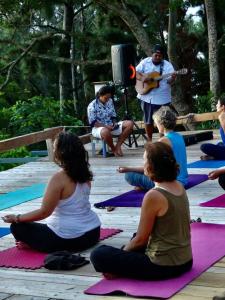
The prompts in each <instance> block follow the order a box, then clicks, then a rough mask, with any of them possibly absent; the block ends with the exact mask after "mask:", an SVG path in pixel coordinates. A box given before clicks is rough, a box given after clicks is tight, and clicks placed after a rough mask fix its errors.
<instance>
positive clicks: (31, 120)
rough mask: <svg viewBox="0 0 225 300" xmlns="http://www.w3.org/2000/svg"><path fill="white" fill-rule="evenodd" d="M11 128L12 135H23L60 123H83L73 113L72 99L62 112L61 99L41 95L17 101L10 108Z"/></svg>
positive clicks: (69, 124) (67, 102)
mask: <svg viewBox="0 0 225 300" xmlns="http://www.w3.org/2000/svg"><path fill="white" fill-rule="evenodd" d="M8 110H9V115H10V118H9V129H10V133H11V135H12V136H17V135H23V134H27V133H31V132H35V131H40V130H43V129H45V128H50V127H55V126H60V125H67V126H71V125H73V126H74V125H79V126H81V125H83V124H82V122H81V121H80V120H79V119H78V118H76V117H75V115H74V113H73V103H72V101H69V100H68V101H66V105H65V107H64V108H63V112H60V103H59V101H57V100H55V99H53V98H45V97H40V96H35V97H32V98H30V99H28V100H26V101H24V100H20V101H17V102H16V104H15V105H13V106H12V107H10V108H9V109H8Z"/></svg>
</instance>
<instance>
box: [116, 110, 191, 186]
mask: <svg viewBox="0 0 225 300" xmlns="http://www.w3.org/2000/svg"><path fill="white" fill-rule="evenodd" d="M153 119H154V122H155V123H156V125H157V127H158V130H159V132H163V133H164V136H163V137H161V138H160V139H159V141H160V142H163V143H165V144H168V145H169V146H170V147H171V148H172V150H173V152H174V156H175V158H176V161H177V163H178V164H179V167H180V172H179V174H178V176H177V180H178V181H179V182H180V183H182V184H183V185H184V186H185V185H186V184H187V182H188V172H187V154H186V147H185V143H184V139H183V137H182V136H181V135H180V134H179V133H177V132H175V131H174V128H175V126H176V115H175V113H174V112H173V111H172V110H171V109H170V108H169V107H168V106H162V107H161V108H160V109H159V110H157V111H156V112H155V113H154V115H153ZM118 172H120V173H125V179H126V181H127V182H128V183H129V184H130V185H132V186H135V187H136V189H143V190H149V189H151V188H153V187H154V185H155V184H154V182H153V181H152V180H151V179H150V178H149V177H148V176H146V175H145V174H144V167H143V166H140V167H122V166H120V167H119V168H118Z"/></svg>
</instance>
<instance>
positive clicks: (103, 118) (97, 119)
mask: <svg viewBox="0 0 225 300" xmlns="http://www.w3.org/2000/svg"><path fill="white" fill-rule="evenodd" d="M87 115H88V121H89V124H90V125H91V127H92V132H91V133H92V135H93V136H94V137H96V138H99V139H102V140H104V141H105V142H106V144H107V145H108V146H109V147H110V148H111V150H112V153H113V154H114V156H123V152H122V149H121V145H122V144H123V142H124V141H125V139H126V138H127V137H128V136H129V135H130V134H131V132H132V130H133V121H131V120H124V121H120V122H117V118H116V112H115V108H114V104H113V100H112V88H111V87H110V86H103V87H101V88H100V90H99V91H98V92H97V94H96V98H95V99H94V100H93V101H92V102H91V103H90V104H89V105H88V108H87ZM113 136H118V141H117V144H116V145H114V143H113Z"/></svg>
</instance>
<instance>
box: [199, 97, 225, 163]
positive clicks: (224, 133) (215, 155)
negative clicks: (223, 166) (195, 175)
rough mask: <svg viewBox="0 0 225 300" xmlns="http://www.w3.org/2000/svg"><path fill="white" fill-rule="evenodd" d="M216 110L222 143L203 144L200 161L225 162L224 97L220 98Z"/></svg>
mask: <svg viewBox="0 0 225 300" xmlns="http://www.w3.org/2000/svg"><path fill="white" fill-rule="evenodd" d="M216 110H217V111H218V112H219V115H218V120H219V122H220V136H221V139H222V142H219V143H218V144H216V145H214V144H212V143H204V144H202V145H201V147H200V149H201V151H202V152H203V153H204V154H205V155H203V156H201V159H203V160H207V159H217V160H225V95H223V96H221V97H220V99H219V100H218V102H217V105H216Z"/></svg>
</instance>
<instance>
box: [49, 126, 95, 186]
mask: <svg viewBox="0 0 225 300" xmlns="http://www.w3.org/2000/svg"><path fill="white" fill-rule="evenodd" d="M54 159H55V162H56V163H57V164H58V165H59V166H60V167H62V168H63V169H64V171H65V172H66V174H67V175H68V176H69V177H70V178H71V179H72V180H73V181H74V182H79V183H84V182H87V181H90V180H92V179H93V174H92V172H91V171H90V169H89V168H90V165H89V158H88V152H87V151H86V150H85V148H84V145H83V143H82V141H81V140H80V139H79V137H78V136H77V135H75V134H74V133H71V132H60V133H59V135H58V137H57V138H56V141H55V151H54Z"/></svg>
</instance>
